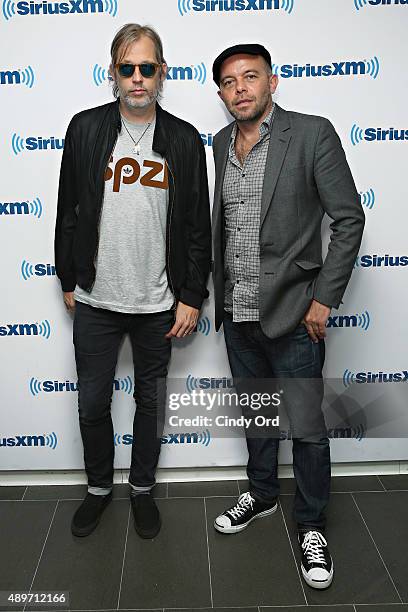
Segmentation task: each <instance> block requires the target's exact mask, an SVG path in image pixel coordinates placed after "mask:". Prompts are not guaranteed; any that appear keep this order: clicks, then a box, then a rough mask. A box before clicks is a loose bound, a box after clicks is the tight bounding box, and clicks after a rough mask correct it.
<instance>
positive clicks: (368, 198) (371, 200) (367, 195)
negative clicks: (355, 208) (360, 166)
mask: <svg viewBox="0 0 408 612" xmlns="http://www.w3.org/2000/svg"><path fill="white" fill-rule="evenodd" d="M360 201H361V205H362V206H366V207H367V208H369V209H370V210H371V209H372V208H373V206H374V204H375V193H374V190H373V189H368V190H367V191H360Z"/></svg>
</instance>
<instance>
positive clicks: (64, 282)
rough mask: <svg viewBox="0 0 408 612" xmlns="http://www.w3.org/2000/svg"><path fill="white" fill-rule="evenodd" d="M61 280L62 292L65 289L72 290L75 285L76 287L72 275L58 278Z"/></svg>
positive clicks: (65, 290)
mask: <svg viewBox="0 0 408 612" xmlns="http://www.w3.org/2000/svg"><path fill="white" fill-rule="evenodd" d="M60 281H61V288H62V290H63V292H64V293H66V292H67V291H74V290H75V287H76V284H77V283H76V279H75V278H72V277H64V278H61V279H60Z"/></svg>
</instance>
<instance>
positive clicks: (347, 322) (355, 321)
mask: <svg viewBox="0 0 408 612" xmlns="http://www.w3.org/2000/svg"><path fill="white" fill-rule="evenodd" d="M370 323H371V318H370V314H369V313H368V312H367V310H366V311H365V312H363V313H362V314H356V315H334V316H331V317H329V318H328V321H327V323H326V327H329V328H331V327H342V328H344V327H361V329H363V330H364V331H367V329H368V328H369V327H370Z"/></svg>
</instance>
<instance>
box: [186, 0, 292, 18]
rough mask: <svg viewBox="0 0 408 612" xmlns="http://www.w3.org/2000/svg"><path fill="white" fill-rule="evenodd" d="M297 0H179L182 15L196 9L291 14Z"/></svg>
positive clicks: (212, 11)
mask: <svg viewBox="0 0 408 612" xmlns="http://www.w3.org/2000/svg"><path fill="white" fill-rule="evenodd" d="M294 2H295V0H177V3H178V10H179V13H180V15H181V16H183V15H185V14H186V13H189V12H190V11H194V12H197V13H202V12H207V13H214V12H220V13H222V12H226V13H227V12H231V11H236V12H241V11H276V10H282V11H285V12H286V13H288V14H290V13H291V12H292V11H293V7H294Z"/></svg>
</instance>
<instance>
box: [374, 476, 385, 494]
mask: <svg viewBox="0 0 408 612" xmlns="http://www.w3.org/2000/svg"><path fill="white" fill-rule="evenodd" d="M376 476H377V479H378V482H379V483H380V485H381V486H382V488H383V489H384V491H386V490H387V489H386V488H385V485H384V483H383V481H382V480H381V478H380V476H379V475H378V474H376Z"/></svg>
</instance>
